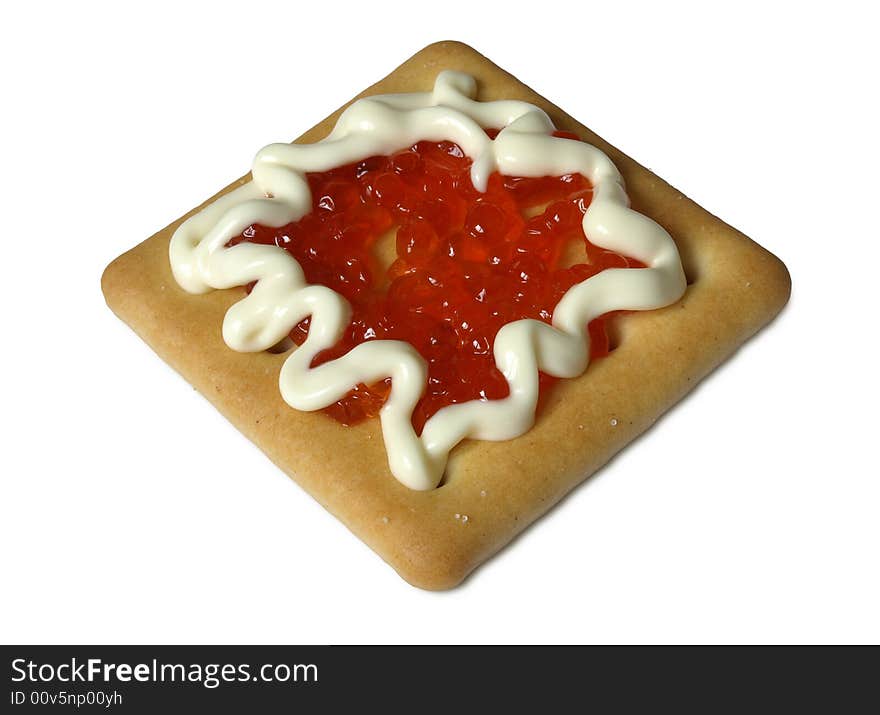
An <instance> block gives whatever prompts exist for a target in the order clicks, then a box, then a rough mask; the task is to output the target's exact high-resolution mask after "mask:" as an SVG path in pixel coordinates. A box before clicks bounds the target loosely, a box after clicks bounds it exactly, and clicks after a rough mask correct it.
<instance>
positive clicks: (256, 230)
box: [229, 130, 644, 433]
mask: <svg viewBox="0 0 880 715" xmlns="http://www.w3.org/2000/svg"><path fill="white" fill-rule="evenodd" d="M487 133H488V134H489V135H490V136H494V135H495V134H496V133H497V131H495V130H488V132H487ZM557 135H559V136H565V137H567V138H572V139H575V138H576V137H574V136H573V135H570V134H567V133H564V132H557ZM470 168H471V160H470V159H469V158H468V157H467V156H465V154H464V152H463V151H462V150H461V148H460V147H459V146H458V145H456V144H454V143H452V142H448V141H443V142H427V141H423V142H419V143H417V144H415V145H413V146H412V147H410V148H409V149H406V150H403V151H400V152H397V153H396V154H393V155H391V156H374V157H370V158H368V159H364V160H362V161H359V162H356V163H352V164H348V165H345V166H341V167H338V168H336V169H332V170H330V171H326V172H321V173H310V174H307V179H308V183H309V188H310V189H311V192H312V211H311V213H309V214H307V215H306V216H304V217H303V218H302V219H300V220H299V221H296V222H294V223H290V224H288V225H286V226H282V227H281V228H268V227H265V226H260V225H253V226H250V227H248V228H247V229H246V230H245V231H244V233H242V234H241V235H240V236H238V237H236V238H234V239H233V240H232V241H230V242H229V243H230V245H234V244H236V243H240V242H242V241H250V242H253V243H261V244H267V245H276V246H279V247H281V248H283V249H285V250H286V251H289V252H290V254H291V255H292V256H293V257H294V258H295V259H296V260H297V261H298V262H299V264H300V265H301V266H302V269H303V272H304V273H305V277H306V280H307V281H308V282H309V283H312V284H320V285H324V286H327V287H329V288H331V289H332V290H334V291H336V292H338V293H340V294H341V295H342V296H344V297H345V298H346V299H347V300H348V301H349V303H350V304H351V307H352V319H351V322H350V324H349V325H348V327H347V329H346V331H345V333H344V334H343V336H342V338H341V340H340V341H339V342H338V343H337V344H336V345H335V346H334V347H333V348H331V349H329V350H325V351H323V352H322V353H320V354H319V355H318V356H316V358H315V360H314V362H313V365H319V364H321V363H323V362H327V361H328V360H332V359H334V358H337V357H339V356H341V355H344V354H345V353H346V352H348V351H349V350H351V349H352V348H353V347H355V346H356V345H359V344H360V343H363V342H366V341H369V340H381V339H389V340H404V341H406V342H408V343H410V344H411V345H412V346H413V347H414V348H415V349H416V350H418V352H419V353H420V354H421V355H422V357H424V358H425V360H426V361H427V364H428V382H427V385H426V388H425V392H424V394H423V396H422V399H421V400H420V402H419V403H418V405H417V406H416V409H415V411H414V413H413V426H414V427H415V429H416V431H417V432H419V433H420V432H421V430H422V427H423V426H424V424H425V422H426V421H427V420H428V419H429V418H430V417H431V416H432V415H433V414H434V413H436V412H437V411H438V410H440V409H441V408H443V407H446V406H447V405H451V404H454V403H458V402H466V401H469V400H474V399H482V400H493V399H499V398H503V397H505V396H506V395H507V394H508V386H507V381H506V380H505V379H504V376H503V375H502V374H501V373H500V372H499V371H498V369H497V368H496V367H495V360H494V356H493V352H492V348H493V345H494V341H495V335H496V334H497V332H498V330H499V329H500V328H501V327H502V326H503V325H505V324H506V323H509V322H512V321H515V320H520V319H523V318H533V319H536V320H541V321H544V322H547V323H549V322H550V321H551V318H552V314H553V309H554V308H555V306H556V304H557V303H558V302H559V300H560V299H561V298H562V296H563V295H564V294H565V293H566V291H568V290H569V288H571V287H572V286H573V285H575V284H576V283H580V282H581V281H584V280H586V279H587V278H589V277H591V276H593V275H595V274H597V273H599V272H600V271H602V270H604V269H606V268H612V267H614V268H641V267H644V266H643V264H641V263H639V262H638V261H636V260H634V259H631V258H627V257H626V256H622V255H620V254H617V253H614V252H611V251H607V250H605V249H602V248H599V247H597V246H594V245H593V244H591V243H590V242H589V241H588V240H586V239H585V238H584V235H583V229H582V228H581V222H582V219H583V215H584V213H585V212H586V210H587V207H588V206H589V205H590V200H591V198H592V186H591V185H590V183H589V181H587V179H586V178H584V177H583V176H581V175H580V174H568V175H565V176H559V177H541V178H523V177H511V176H502V175H500V174H497V173H496V174H493V175H492V176H491V177H490V178H489V183H488V188H487V190H486V192H485V193H480V192H479V191H477V190H476V189H475V188H474V186H473V184H472V182H471V177H470ZM395 227H396V235H395V247H396V251H395V255H394V256H393V257H392V260H390V261H389V260H383V257H382V255H381V252H380V251H379V250H377V249H378V248H379V244H380V242H381V241H382V239H383V237H385V236H386V235H388V234H389V232H391V231H392V230H393V229H395ZM572 246H576V247H578V248H577V252H578V253H579V254H580V259H579V261H578V262H575V263H574V264H572V263H571V260H570V256H571V248H572ZM607 317H608V316H602V317H600V318H597V319H596V320H594V321H592V322H591V323H590V325H589V333H590V338H591V346H590V357H591V359H597V358H600V357H603V356H605V355H607V354H608V349H609V346H608V337H607V332H606V330H605V321H606V319H607ZM308 324H309V321H308V319H306V320H304V321H303V322H301V323H300V324H299V325H297V326H296V327H295V328H294V330H293V331H291V334H290V337H291V339H292V340H293V341H294V342H295V343H296V344H298V345H301V344H302V343H303V342H304V341H305V339H306V337H307V335H308V327H309V325H308ZM553 381H554V379H553V378H551V377H550V376H547V375H543V374H542V375H541V380H540V384H541V393H542V394H545V393H546V390H547V388H548V387H549V385H550V384H551V383H552V382H553ZM390 387H391V386H390V383H389V381H388V380H386V381H384V382H382V383H379V384H376V385H358V386H357V387H356V388H355V389H353V390H352V391H351V392H349V393H348V395H346V396H345V397H344V398H343V399H341V400H339V401H338V402H336V403H335V404H333V405H331V406H329V407H327V408H326V409H325V410H324V411H325V412H326V413H327V414H329V415H330V416H332V417H333V418H334V419H336V420H338V421H339V422H342V423H343V424H347V425H350V424H355V423H357V422H359V421H361V420H364V419H366V418H368V417H373V416H375V415H377V414H378V412H379V409H380V408H381V407H382V404H383V403H384V401H385V399H386V397H387V395H388V392H389V390H390Z"/></svg>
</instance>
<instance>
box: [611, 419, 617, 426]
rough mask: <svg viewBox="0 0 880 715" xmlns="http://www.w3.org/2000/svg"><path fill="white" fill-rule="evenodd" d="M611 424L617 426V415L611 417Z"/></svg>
mask: <svg viewBox="0 0 880 715" xmlns="http://www.w3.org/2000/svg"><path fill="white" fill-rule="evenodd" d="M611 426H612V427H617V418H616V417H612V418H611Z"/></svg>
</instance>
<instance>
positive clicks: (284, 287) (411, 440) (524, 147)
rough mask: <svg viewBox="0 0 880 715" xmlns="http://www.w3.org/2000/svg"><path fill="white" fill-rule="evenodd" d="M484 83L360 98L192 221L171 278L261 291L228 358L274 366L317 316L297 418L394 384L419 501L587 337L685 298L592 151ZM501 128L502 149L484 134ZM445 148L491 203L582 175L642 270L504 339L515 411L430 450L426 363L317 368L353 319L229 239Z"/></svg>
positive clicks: (581, 357)
mask: <svg viewBox="0 0 880 715" xmlns="http://www.w3.org/2000/svg"><path fill="white" fill-rule="evenodd" d="M475 96H476V82H475V81H474V79H473V78H472V77H470V76H469V75H466V74H462V73H460V72H452V71H445V72H441V73H440V74H439V75H438V76H437V79H436V81H435V83H434V89H433V91H432V92H424V93H413V94H389V95H382V96H375V97H366V98H364V99H361V100H358V101H357V102H355V103H354V104H352V105H351V106H350V107H348V109H346V110H345V111H344V112H343V113H342V116H340V118H339V121H338V122H337V123H336V126H335V127H334V129H333V131H332V132H331V133H330V134H329V136H327V137H326V138H325V139H323V140H322V141H320V142H316V143H314V144H303V145H296V144H270V145H269V146H267V147H265V148H264V149H262V150H261V151H260V152H259V153H258V154H257V157H256V159H255V160H254V165H253V172H252V173H253V180H252V181H250V182H249V183H247V184H244V185H243V186H241V187H239V188H238V189H235V190H234V191H231V192H230V193H228V194H226V195H224V196H222V197H221V198H219V199H217V200H216V201H215V202H213V203H212V204H210V205H209V206H207V207H206V208H204V209H202V210H201V211H200V212H199V213H197V214H195V215H194V216H192V217H191V218H189V219H188V220H187V221H185V222H184V223H183V224H181V226H180V227H179V228H178V229H177V231H175V233H174V235H173V236H172V238H171V246H170V259H171V267H172V270H173V272H174V277H175V278H176V279H177V282H178V283H179V284H180V286H181V287H182V288H184V289H185V290H187V291H189V292H190V293H204V292H207V291H209V290H212V289H223V288H232V287H235V286H242V285H245V284H247V283H250V282H252V281H256V286H255V287H254V289H253V291H252V292H251V293H250V295H248V296H247V297H245V298H243V299H242V300H240V301H238V302H237V303H236V304H235V305H233V306H232V307H231V308H230V309H229V311H228V312H227V313H226V317H225V319H224V321H223V339H224V340H225V341H226V344H227V345H228V346H229V347H230V348H232V349H233V350H239V351H244V352H256V351H261V350H267V349H269V348H271V347H272V346H274V345H276V344H277V343H279V342H280V341H281V340H282V339H284V338H285V337H286V336H287V335H288V334H289V333H290V331H291V330H292V329H293V327H294V326H295V325H297V323H299V322H300V321H301V320H303V319H304V318H306V317H309V316H311V321H310V327H309V333H308V337H307V339H306V341H305V342H304V343H303V344H302V345H301V346H300V347H299V348H297V349H295V350H294V351H293V352H292V353H291V354H290V356H289V357H288V358H287V359H286V360H285V362H284V364H283V366H282V368H281V373H280V378H279V386H280V389H281V395H282V397H283V398H284V400H285V401H286V402H287V403H288V404H289V405H291V406H292V407H294V408H296V409H299V410H320V409H322V408H324V407H327V406H329V405H331V404H333V403H334V402H336V401H337V400H339V399H341V398H342V397H344V396H345V395H346V393H348V392H349V390H351V389H352V388H353V387H355V386H356V385H357V384H359V383H365V384H372V383H376V382H379V381H381V380H384V379H385V378H389V377H390V378H391V391H390V394H389V396H388V399H387V401H386V402H385V404H384V406H383V407H382V409H381V411H380V419H381V423H382V433H383V436H384V439H385V448H386V451H387V454H388V464H389V467H390V469H391V472H392V473H393V474H394V476H395V477H397V479H398V480H399V481H400V482H402V483H403V484H405V485H406V486H408V487H410V488H412V489H422V490H424V489H432V488H434V487H436V486H437V485H438V484H439V483H440V480H441V479H442V477H443V472H444V470H445V468H446V462H447V459H448V456H449V452H450V450H451V449H452V448H453V447H455V445H457V444H458V443H459V442H460V441H461V440H463V439H465V438H473V439H485V440H507V439H511V438H513V437H517V436H518V435H521V434H523V433H524V432H526V431H527V430H529V429H530V428H531V427H532V425H533V424H534V421H535V407H536V405H537V400H538V371H539V370H540V371H542V372H545V373H548V374H550V375H553V376H555V377H562V378H567V377H576V376H578V375H580V374H581V373H583V372H584V370H586V368H587V363H588V362H589V355H590V349H589V335H588V332H587V324H588V323H589V322H590V321H591V320H592V319H593V318H596V317H598V316H600V315H602V314H603V313H607V312H609V311H612V310H651V309H654V308H660V307H663V306H665V305H669V304H670V303H673V302H675V301H676V300H678V299H679V297H681V295H682V293H683V292H684V290H685V277H684V272H683V270H682V267H681V261H680V259H679V255H678V251H677V249H676V246H675V243H674V242H673V240H672V238H671V237H670V236H669V234H668V233H667V232H666V231H665V230H664V229H663V228H661V227H660V226H659V225H657V224H656V223H654V222H653V221H652V220H651V219H649V218H647V217H646V216H643V215H642V214H639V213H636V212H635V211H633V210H631V209H630V208H629V205H628V204H629V201H628V199H627V196H626V192H625V190H624V186H623V179H622V178H621V176H620V174H619V172H618V171H617V168H616V167H615V166H614V164H613V163H612V162H611V160H610V159H609V158H608V157H607V156H606V155H605V154H604V153H603V152H601V151H600V150H599V149H597V148H596V147H593V146H590V145H589V144H585V143H584V142H579V141H575V140H571V139H563V138H558V137H554V136H552V132H553V131H554V127H553V123H552V122H551V121H550V118H549V117H548V116H547V115H546V114H545V113H544V112H543V111H542V110H541V109H539V108H538V107H535V106H533V105H531V104H528V103H526V102H520V101H512V100H511V101H493V102H477V101H474V99H473V98H474V97H475ZM487 128H501V132H500V133H499V134H498V135H497V137H496V138H495V139H494V140H492V139H490V138H489V137H488V135H487V134H486V132H485V131H484V129H487ZM422 140H428V141H443V140H449V141H453V142H455V143H456V144H458V145H459V146H460V147H461V148H462V150H463V151H464V152H465V153H466V154H467V155H468V156H469V157H470V158H471V159H472V160H473V165H472V168H471V178H472V180H473V183H474V186H475V187H476V188H477V189H478V190H479V191H485V190H486V185H487V182H488V180H489V176H490V175H491V174H492V173H493V172H496V171H498V172H501V173H502V174H505V175H509V176H524V177H538V176H562V175H564V174H574V173H580V174H582V175H584V176H585V177H586V178H587V179H589V181H590V182H591V183H592V184H593V188H594V193H593V199H592V202H591V204H590V206H589V208H588V209H587V212H586V213H585V214H584V219H583V228H584V233H585V235H586V236H589V240H590V242H592V243H593V244H595V245H596V246H600V247H602V248H607V249H609V250H612V251H617V252H619V253H622V254H625V255H627V256H631V257H633V258H636V259H638V260H639V261H641V262H642V263H644V264H645V265H646V266H647V268H642V269H624V268H612V269H607V270H605V271H602V272H601V273H599V274H597V275H594V276H592V277H591V278H588V279H587V280H585V281H583V282H582V283H579V284H577V285H575V286H573V287H572V288H571V289H570V290H569V291H568V292H567V293H566V294H565V295H564V296H563V297H562V300H560V301H559V303H558V304H557V306H556V308H555V310H554V311H553V324H552V326H551V325H547V324H546V323H542V322H540V321H538V320H517V321H515V322H512V323H508V324H507V325H505V326H504V327H502V328H501V330H499V331H498V335H497V336H496V338H495V344H494V356H495V363H496V365H497V366H498V369H499V370H500V371H501V373H502V374H503V375H504V377H505V378H506V379H507V382H508V383H509V386H510V394H509V396H508V397H505V398H504V399H499V400H473V401H471V402H465V403H460V404H455V405H450V406H448V407H444V408H443V409H441V410H439V411H438V412H437V413H436V414H435V415H434V416H433V417H431V418H430V419H429V420H428V421H427V423H426V424H425V426H424V429H423V431H422V434H421V437H420V436H418V435H417V434H416V433H415V430H414V429H413V426H412V422H411V417H412V412H413V409H414V407H415V405H416V403H417V402H418V401H419V399H420V398H421V396H422V393H423V391H424V388H425V384H426V380H427V365H426V362H425V360H424V359H423V358H422V357H421V355H419V353H418V352H417V351H416V350H415V348H413V347H412V346H411V345H409V344H408V343H405V342H401V341H397V340H373V341H370V342H366V343H363V344H361V345H358V346H356V347H355V348H353V349H352V350H350V351H349V352H348V353H346V354H345V355H343V356H342V357H340V358H337V359H335V360H332V361H330V362H327V363H324V364H323V365H320V366H319V367H315V368H311V367H310V365H311V362H312V359H313V358H314V357H315V356H316V355H317V354H318V353H319V352H321V351H322V350H324V349H325V348H329V347H331V346H333V345H334V344H335V343H336V342H337V341H338V339H339V338H340V337H341V335H342V333H343V331H344V330H345V328H346V326H347V325H348V322H349V319H350V316H351V308H350V306H349V304H348V302H347V301H346V300H345V299H344V298H343V297H342V296H341V295H339V294H338V293H336V292H334V291H332V290H330V289H329V288H326V287H324V286H320V285H309V284H308V283H306V280H305V277H304V275H303V271H302V268H301V267H300V265H299V264H298V263H297V262H296V260H295V259H294V258H293V257H292V256H291V255H290V254H289V253H288V252H287V251H285V250H284V249H282V248H279V247H277V246H264V245H257V244H252V243H240V244H237V245H235V246H233V247H229V248H227V247H226V244H227V243H228V242H229V240H230V239H232V238H234V237H236V236H238V235H239V234H241V233H242V232H243V231H244V230H245V229H246V228H247V227H248V226H250V225H251V224H262V225H264V226H269V227H273V228H274V227H280V226H284V225H286V224H288V223H290V222H292V221H297V220H299V219H300V218H302V217H303V216H304V215H305V214H307V213H308V212H309V211H310V210H311V202H312V197H311V193H310V191H309V187H308V183H307V182H306V178H305V173H306V172H322V171H328V170H330V169H334V168H336V167H339V166H342V165H344V164H348V163H351V162H354V161H357V160H360V159H364V158H367V157H370V156H376V155H387V154H391V153H393V152H395V151H399V150H401V149H405V148H407V147H409V146H411V145H413V144H415V143H416V142H418V141H422Z"/></svg>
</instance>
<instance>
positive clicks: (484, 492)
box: [480, 489, 486, 497]
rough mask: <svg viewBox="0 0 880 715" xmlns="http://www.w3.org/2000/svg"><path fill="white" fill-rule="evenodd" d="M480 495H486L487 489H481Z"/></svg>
mask: <svg viewBox="0 0 880 715" xmlns="http://www.w3.org/2000/svg"><path fill="white" fill-rule="evenodd" d="M480 496H481V497H484V496H486V490H485V489H483V490H481V491H480Z"/></svg>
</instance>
